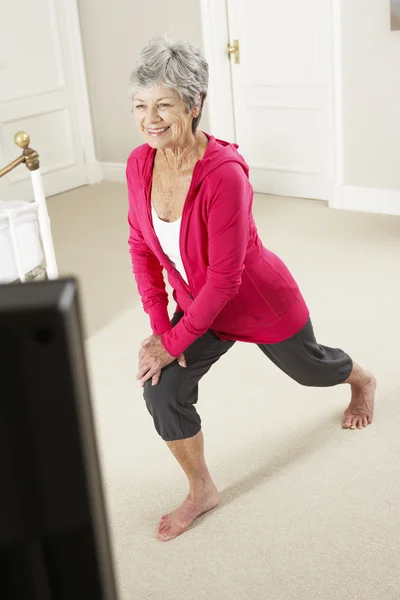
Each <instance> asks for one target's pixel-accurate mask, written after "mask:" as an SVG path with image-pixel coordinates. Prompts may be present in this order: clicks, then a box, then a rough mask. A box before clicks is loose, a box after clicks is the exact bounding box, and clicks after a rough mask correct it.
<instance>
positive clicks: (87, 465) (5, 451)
mask: <svg viewBox="0 0 400 600" xmlns="http://www.w3.org/2000/svg"><path fill="white" fill-rule="evenodd" d="M117 597H118V592H117V586H116V578H115V571H114V566H113V560H112V549H111V545H110V535H109V527H108V520H107V514H106V506H105V501H104V492H103V483H102V477H101V471H100V464H99V455H98V447H97V442H96V435H95V427H94V419H93V410H92V405H91V398H90V391H89V384H88V376H87V369H86V360H85V351H84V343H83V331H82V321H81V312H80V305H79V299H78V284H77V281H76V280H75V279H74V278H69V279H60V280H56V281H40V282H29V283H24V284H15V285H14V284H12V285H0V598H1V600H117Z"/></svg>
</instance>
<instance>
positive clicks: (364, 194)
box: [339, 186, 400, 216]
mask: <svg viewBox="0 0 400 600" xmlns="http://www.w3.org/2000/svg"><path fill="white" fill-rule="evenodd" d="M342 197H343V202H342V206H341V207H339V208H343V209H344V210H354V211H360V212H369V213H379V214H383V215H397V216H400V190H380V189H375V188H361V187H352V186H344V187H343V191H342Z"/></svg>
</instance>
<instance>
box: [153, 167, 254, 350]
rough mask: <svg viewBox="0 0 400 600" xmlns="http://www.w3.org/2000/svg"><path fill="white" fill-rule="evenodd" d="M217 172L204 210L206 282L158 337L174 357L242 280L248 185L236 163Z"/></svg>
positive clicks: (207, 325) (201, 331) (209, 321)
mask: <svg viewBox="0 0 400 600" xmlns="http://www.w3.org/2000/svg"><path fill="white" fill-rule="evenodd" d="M218 171H219V175H220V177H219V180H217V182H216V184H214V190H213V197H212V199H211V203H210V208H209V212H208V222H207V230H208V264H209V266H208V268H207V279H206V283H205V285H204V286H203V288H202V289H201V291H200V293H199V294H198V295H197V296H196V298H195V300H194V301H193V302H192V304H191V306H190V308H189V310H188V311H187V312H186V314H185V315H184V317H182V319H181V320H180V321H179V323H178V324H177V325H175V327H174V328H173V329H171V330H170V331H168V332H166V333H164V335H163V336H162V343H163V345H164V347H165V349H166V350H167V352H169V354H171V355H172V356H175V357H176V356H179V354H180V353H181V352H184V351H185V350H186V348H188V346H190V344H192V343H193V342H194V341H195V340H196V339H197V338H198V337H200V336H201V335H203V334H204V333H205V332H206V331H207V330H208V329H209V328H210V326H211V324H212V323H213V321H214V320H215V318H216V317H217V315H218V314H219V313H220V311H221V310H222V309H223V308H224V306H225V305H226V304H227V303H228V302H229V300H231V299H232V298H233V297H234V296H236V294H237V293H238V291H239V287H240V284H241V281H242V272H243V269H244V258H245V255H246V249H247V245H248V235H249V234H248V231H249V222H248V211H249V197H250V195H249V185H250V184H249V181H248V179H247V177H246V175H245V173H244V172H243V169H242V168H241V166H240V165H238V164H234V165H232V164H229V165H224V166H223V167H222V168H221V169H219V170H218ZM214 176H215V174H214ZM213 183H214V182H213Z"/></svg>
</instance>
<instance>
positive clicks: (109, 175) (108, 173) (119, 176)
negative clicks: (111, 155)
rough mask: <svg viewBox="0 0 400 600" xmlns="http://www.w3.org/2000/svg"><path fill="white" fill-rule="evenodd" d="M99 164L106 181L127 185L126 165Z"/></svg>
mask: <svg viewBox="0 0 400 600" xmlns="http://www.w3.org/2000/svg"><path fill="white" fill-rule="evenodd" d="M99 164H100V168H101V172H102V174H103V180H104V181H114V182H116V183H126V175H125V170H126V165H125V164H124V163H112V162H102V163H99Z"/></svg>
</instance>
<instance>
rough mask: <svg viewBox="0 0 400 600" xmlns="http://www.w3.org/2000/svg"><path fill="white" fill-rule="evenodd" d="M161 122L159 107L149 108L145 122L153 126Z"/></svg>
mask: <svg viewBox="0 0 400 600" xmlns="http://www.w3.org/2000/svg"><path fill="white" fill-rule="evenodd" d="M159 120H160V117H159V114H158V110H157V107H156V106H154V107H149V108H148V109H147V110H146V114H145V118H144V122H145V124H146V125H152V124H153V123H157V122H158V121H159Z"/></svg>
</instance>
